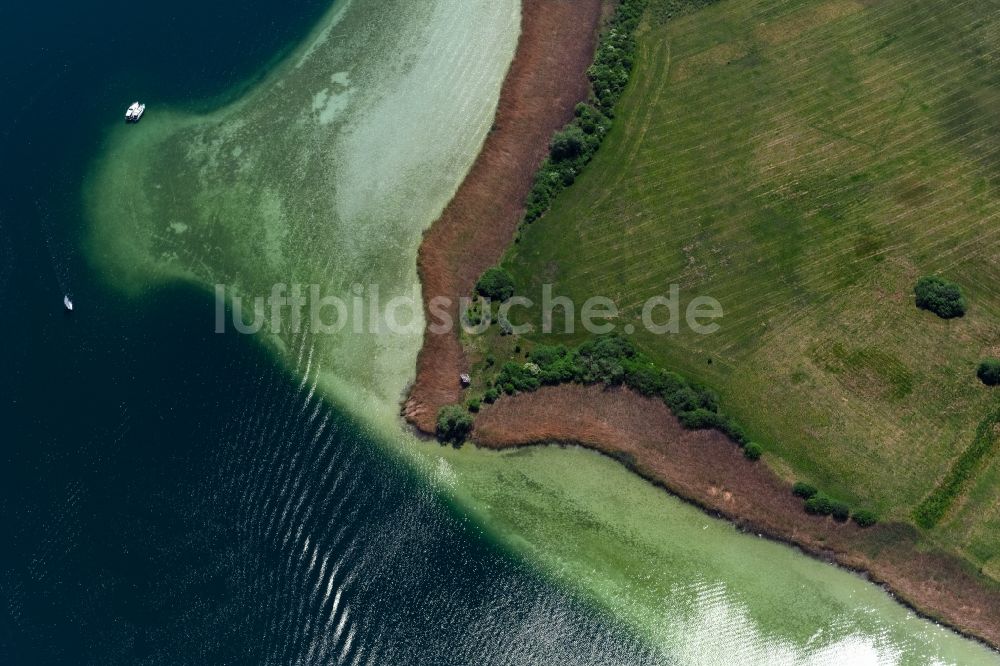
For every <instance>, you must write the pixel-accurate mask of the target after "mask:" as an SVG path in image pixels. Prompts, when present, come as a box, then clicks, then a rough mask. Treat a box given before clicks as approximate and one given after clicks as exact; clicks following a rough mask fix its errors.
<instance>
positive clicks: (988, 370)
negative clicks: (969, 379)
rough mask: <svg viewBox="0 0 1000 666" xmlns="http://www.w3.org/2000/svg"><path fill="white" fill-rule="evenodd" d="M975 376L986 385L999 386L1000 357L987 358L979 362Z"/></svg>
mask: <svg viewBox="0 0 1000 666" xmlns="http://www.w3.org/2000/svg"><path fill="white" fill-rule="evenodd" d="M976 377H979V381H981V382H982V383H984V384H986V385H987V386H1000V359H997V358H988V359H986V360H984V361H983V362H981V363H980V364H979V367H978V368H977V369H976Z"/></svg>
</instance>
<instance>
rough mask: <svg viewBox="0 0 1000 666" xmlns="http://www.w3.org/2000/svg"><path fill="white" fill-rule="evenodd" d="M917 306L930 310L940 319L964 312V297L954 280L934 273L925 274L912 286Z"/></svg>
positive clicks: (956, 315)
mask: <svg viewBox="0 0 1000 666" xmlns="http://www.w3.org/2000/svg"><path fill="white" fill-rule="evenodd" d="M913 295H914V296H915V297H916V304H917V307H918V308H920V309H921V310H930V311H931V312H933V313H934V314H936V315H937V316H939V317H941V318H942V319H952V318H954V317H961V316H962V315H964V314H965V297H964V296H963V295H962V288H961V287H959V286H958V285H957V284H955V283H954V282H950V281H948V280H945V279H944V278H941V277H938V276H936V275H927V276H924V277H922V278H920V279H919V280H917V284H916V285H914V287H913Z"/></svg>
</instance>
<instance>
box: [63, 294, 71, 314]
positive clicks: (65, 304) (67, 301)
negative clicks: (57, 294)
mask: <svg viewBox="0 0 1000 666" xmlns="http://www.w3.org/2000/svg"><path fill="white" fill-rule="evenodd" d="M63 307H64V308H66V312H72V311H73V300H72V299H71V298H70V297H69V294H66V295H64V296H63Z"/></svg>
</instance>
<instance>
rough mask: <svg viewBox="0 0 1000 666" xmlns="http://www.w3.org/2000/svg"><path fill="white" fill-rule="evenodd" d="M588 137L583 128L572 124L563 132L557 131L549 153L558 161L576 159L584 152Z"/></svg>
mask: <svg viewBox="0 0 1000 666" xmlns="http://www.w3.org/2000/svg"><path fill="white" fill-rule="evenodd" d="M586 142H587V138H586V136H585V135H584V133H583V130H582V129H580V128H579V127H576V126H575V125H571V126H569V127H567V128H566V129H564V130H563V131H561V132H557V133H556V135H555V136H553V137H552V144H551V145H550V147H549V154H551V155H552V159H553V160H555V161H556V162H564V161H566V160H574V159H576V158H577V157H579V156H580V155H582V154H583V149H584V147H585V146H586Z"/></svg>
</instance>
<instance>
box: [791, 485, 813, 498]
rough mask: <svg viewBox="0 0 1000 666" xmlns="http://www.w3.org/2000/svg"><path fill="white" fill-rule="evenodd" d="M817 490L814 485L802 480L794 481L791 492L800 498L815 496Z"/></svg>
mask: <svg viewBox="0 0 1000 666" xmlns="http://www.w3.org/2000/svg"><path fill="white" fill-rule="evenodd" d="M818 492H819V490H817V489H816V486H813V485H810V484H808V483H805V482H803V481H796V482H795V485H794V486H792V494H794V495H797V496H799V497H801V498H802V499H809V498H810V497H815V496H816V494H817V493H818Z"/></svg>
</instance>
